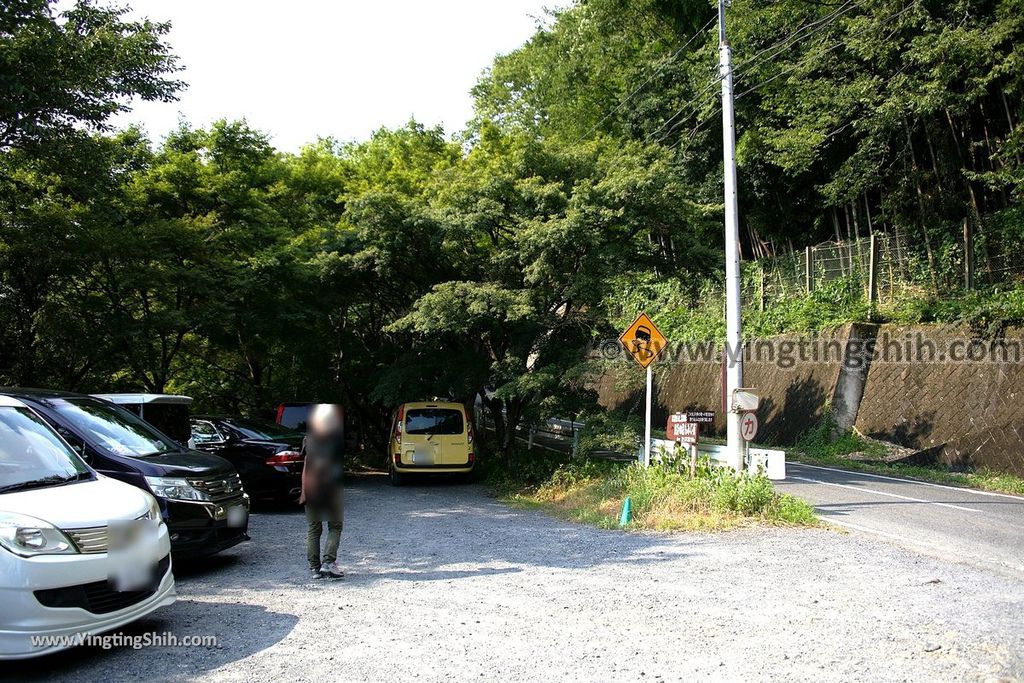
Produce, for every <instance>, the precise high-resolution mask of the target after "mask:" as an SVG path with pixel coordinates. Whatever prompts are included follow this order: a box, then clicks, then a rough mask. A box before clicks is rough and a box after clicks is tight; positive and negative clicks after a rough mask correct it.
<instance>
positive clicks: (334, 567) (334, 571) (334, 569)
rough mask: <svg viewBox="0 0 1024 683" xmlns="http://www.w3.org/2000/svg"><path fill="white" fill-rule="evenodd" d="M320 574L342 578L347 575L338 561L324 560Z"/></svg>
mask: <svg viewBox="0 0 1024 683" xmlns="http://www.w3.org/2000/svg"><path fill="white" fill-rule="evenodd" d="M320 575H321V576H329V577H330V578H332V579H340V578H343V577H344V576H345V572H343V571H341V567H340V566H339V565H338V563H337V562H324V563H323V564H322V565H320Z"/></svg>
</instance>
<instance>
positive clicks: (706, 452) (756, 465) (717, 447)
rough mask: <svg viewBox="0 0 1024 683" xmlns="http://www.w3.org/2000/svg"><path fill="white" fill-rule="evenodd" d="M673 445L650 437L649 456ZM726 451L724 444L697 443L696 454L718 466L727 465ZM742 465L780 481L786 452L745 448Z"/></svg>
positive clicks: (784, 465) (783, 470) (666, 449)
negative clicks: (744, 457)
mask: <svg viewBox="0 0 1024 683" xmlns="http://www.w3.org/2000/svg"><path fill="white" fill-rule="evenodd" d="M675 447H676V443H675V442H674V441H669V440H668V439H651V457H652V458H655V457H660V454H661V451H662V450H664V451H670V450H672V449H674V448H675ZM726 453H727V447H726V446H725V445H724V444H717V443H698V444H697V454H698V455H703V456H706V457H707V458H708V460H709V461H710V462H711V464H713V465H716V466H718V467H728V463H729V459H728V456H727V455H726ZM655 454H657V456H656V455H655ZM637 456H638V458H639V457H640V453H639V451H638V453H637ZM743 467H744V469H746V470H747V471H748V472H755V473H762V474H764V475H765V476H766V477H768V478H769V479H772V480H776V481H780V480H782V479H785V478H786V452H785V451H780V450H773V449H768V448H754V447H750V448H748V449H747V457H746V459H745V460H744V463H743Z"/></svg>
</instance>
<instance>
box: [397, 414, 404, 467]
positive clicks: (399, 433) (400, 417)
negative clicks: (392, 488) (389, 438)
mask: <svg viewBox="0 0 1024 683" xmlns="http://www.w3.org/2000/svg"><path fill="white" fill-rule="evenodd" d="M403 422H405V406H402V407H401V408H399V409H398V416H397V417H396V418H395V443H398V444H401V443H402V423H403ZM397 457H398V456H395V458H396V459H395V464H398V459H397Z"/></svg>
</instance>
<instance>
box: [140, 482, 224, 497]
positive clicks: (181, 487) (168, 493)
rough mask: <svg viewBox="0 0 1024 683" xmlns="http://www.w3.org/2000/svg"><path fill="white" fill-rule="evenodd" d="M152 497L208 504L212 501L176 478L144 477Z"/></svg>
mask: <svg viewBox="0 0 1024 683" xmlns="http://www.w3.org/2000/svg"><path fill="white" fill-rule="evenodd" d="M146 483H147V484H149V488H150V490H152V491H153V495H155V496H159V497H160V498H166V499H168V500H196V501H203V502H209V501H211V500H212V498H210V495H209V494H208V493H205V492H203V491H200V490H199V489H197V488H196V487H194V486H192V484H190V483H188V482H187V481H185V480H184V479H181V478H178V477H146Z"/></svg>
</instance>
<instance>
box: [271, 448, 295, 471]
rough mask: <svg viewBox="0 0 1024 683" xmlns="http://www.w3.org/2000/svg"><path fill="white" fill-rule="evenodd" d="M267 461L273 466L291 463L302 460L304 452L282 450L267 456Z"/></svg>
mask: <svg viewBox="0 0 1024 683" xmlns="http://www.w3.org/2000/svg"><path fill="white" fill-rule="evenodd" d="M266 462H267V464H268V465H270V466H271V467H273V466H275V465H291V464H294V463H297V462H302V453H299V452H298V451H281V452H280V453H275V454H274V455H272V456H270V457H269V458H267V461H266Z"/></svg>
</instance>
